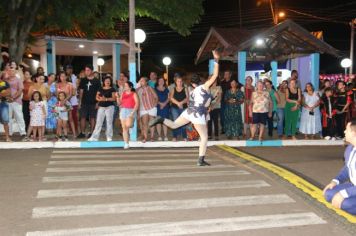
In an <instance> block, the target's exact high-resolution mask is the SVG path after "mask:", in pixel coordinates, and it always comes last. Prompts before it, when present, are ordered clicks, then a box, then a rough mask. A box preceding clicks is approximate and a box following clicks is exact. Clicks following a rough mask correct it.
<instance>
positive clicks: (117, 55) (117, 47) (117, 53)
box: [114, 43, 121, 79]
mask: <svg viewBox="0 0 356 236" xmlns="http://www.w3.org/2000/svg"><path fill="white" fill-rule="evenodd" d="M114 47H115V58H116V64H115V65H114V66H116V75H114V76H115V78H116V79H119V78H120V73H121V44H120V43H115V44H114Z"/></svg>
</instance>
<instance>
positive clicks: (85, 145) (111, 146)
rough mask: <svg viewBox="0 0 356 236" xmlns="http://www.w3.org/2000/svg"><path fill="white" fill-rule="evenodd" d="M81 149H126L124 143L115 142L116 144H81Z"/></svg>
mask: <svg viewBox="0 0 356 236" xmlns="http://www.w3.org/2000/svg"><path fill="white" fill-rule="evenodd" d="M80 147H81V148H113V147H117V148H122V147H124V142H123V141H114V142H106V141H99V142H81V143H80Z"/></svg>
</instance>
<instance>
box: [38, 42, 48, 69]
mask: <svg viewBox="0 0 356 236" xmlns="http://www.w3.org/2000/svg"><path fill="white" fill-rule="evenodd" d="M40 66H41V67H43V71H44V72H45V74H46V75H48V71H47V48H46V52H45V53H41V55H40Z"/></svg>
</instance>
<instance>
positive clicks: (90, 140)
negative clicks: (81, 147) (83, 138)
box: [88, 137, 98, 142]
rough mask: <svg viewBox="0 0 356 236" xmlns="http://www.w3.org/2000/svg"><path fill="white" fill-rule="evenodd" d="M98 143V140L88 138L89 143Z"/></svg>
mask: <svg viewBox="0 0 356 236" xmlns="http://www.w3.org/2000/svg"><path fill="white" fill-rule="evenodd" d="M96 141H98V140H97V139H96V138H91V137H90V138H88V142H96Z"/></svg>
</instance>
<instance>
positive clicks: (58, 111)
mask: <svg viewBox="0 0 356 236" xmlns="http://www.w3.org/2000/svg"><path fill="white" fill-rule="evenodd" d="M57 99H58V102H57V103H56V104H55V105H54V107H53V113H54V115H55V117H56V118H57V140H58V141H60V140H62V141H68V119H69V112H70V111H71V110H72V106H71V104H70V103H69V102H68V100H67V95H66V93H65V92H63V91H61V92H59V93H58V97H57ZM62 131H63V133H64V136H63V135H62Z"/></svg>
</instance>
